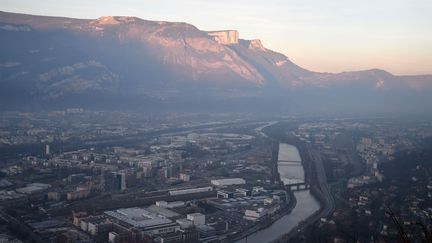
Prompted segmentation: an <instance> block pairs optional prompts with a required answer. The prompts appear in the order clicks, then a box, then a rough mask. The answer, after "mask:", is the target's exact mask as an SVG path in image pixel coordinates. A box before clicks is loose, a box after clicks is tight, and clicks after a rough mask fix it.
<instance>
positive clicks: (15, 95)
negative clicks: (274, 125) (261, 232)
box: [0, 12, 432, 113]
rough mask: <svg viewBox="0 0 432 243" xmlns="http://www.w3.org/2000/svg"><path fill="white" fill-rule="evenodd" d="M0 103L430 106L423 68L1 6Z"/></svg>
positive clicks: (304, 108) (229, 33) (188, 29)
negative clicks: (338, 59)
mask: <svg viewBox="0 0 432 243" xmlns="http://www.w3.org/2000/svg"><path fill="white" fill-rule="evenodd" d="M0 36H1V38H0V53H2V55H1V56H0V109H3V110H11V109H22V110H33V109H57V108H65V107H85V108H94V109H125V108H128V109H132V110H134V109H145V110H153V111H154V110H217V111H224V110H242V111H245V110H247V111H254V110H261V111H262V110H272V111H279V112H280V111H284V112H285V111H293V112H305V113H307V112H312V113H313V112H324V113H333V112H335V113H337V112H344V113H350V112H351V113H362V112H364V113H367V112H375V113H379V112H389V113H391V112H402V111H404V112H407V111H409V112H411V111H412V112H423V113H424V112H429V113H430V111H431V108H430V105H429V104H432V98H431V97H432V95H431V94H432V75H418V76H395V75H392V74H391V73H389V72H386V71H384V70H380V69H371V70H364V71H356V72H342V73H320V72H313V71H309V70H306V69H304V68H302V67H300V66H298V65H296V64H295V63H293V62H292V61H291V60H290V59H289V58H288V57H286V56H285V55H283V54H281V53H277V52H275V51H272V50H269V49H267V48H265V47H264V46H263V45H262V43H261V41H260V40H259V39H255V40H243V39H239V33H238V31H236V30H218V31H203V30H199V29H198V28H196V27H195V26H193V25H190V24H187V23H176V22H164V21H148V20H143V19H139V18H136V17H121V16H120V17H115V16H105V17H100V18H98V19H72V18H62V17H45V16H34V15H26V14H16V13H8V12H0Z"/></svg>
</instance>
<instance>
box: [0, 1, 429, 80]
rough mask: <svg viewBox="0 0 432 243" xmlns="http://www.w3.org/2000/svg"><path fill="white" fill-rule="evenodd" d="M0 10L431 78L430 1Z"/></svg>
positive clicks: (324, 65)
mask: <svg viewBox="0 0 432 243" xmlns="http://www.w3.org/2000/svg"><path fill="white" fill-rule="evenodd" d="M0 10H2V11H9V12H20V13H29V14H38V15H50V16H67V17H77V18H97V17H99V16H104V15H127V16H137V17H140V18H143V19H149V20H165V21H179V22H187V23H190V24H193V25H195V26H197V27H198V28H199V29H202V30H218V29H236V30H238V31H239V32H240V38H244V39H255V38H259V39H261V41H262V42H263V44H264V45H265V46H266V47H267V48H269V49H272V50H275V51H278V52H281V53H283V54H285V55H287V56H288V57H289V58H290V59H291V60H292V61H294V62H295V63H297V64H298V65H300V66H302V67H305V68H307V69H310V70H313V71H324V72H340V71H352V70H363V69H371V68H381V69H385V70H387V71H390V72H392V73H395V74H426V73H429V74H432V0H313V1H312V0H182V1H180V0H121V1H114V0H105V1H102V0H73V1H71V0H41V1H38V0H0Z"/></svg>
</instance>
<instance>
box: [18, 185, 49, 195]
mask: <svg viewBox="0 0 432 243" xmlns="http://www.w3.org/2000/svg"><path fill="white" fill-rule="evenodd" d="M50 187H51V185H49V184H44V183H31V184H27V186H26V187H23V188H18V189H16V191H17V192H19V193H23V194H33V193H38V192H41V191H44V190H46V189H48V188H50Z"/></svg>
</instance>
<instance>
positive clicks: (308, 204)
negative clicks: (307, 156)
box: [236, 143, 320, 243]
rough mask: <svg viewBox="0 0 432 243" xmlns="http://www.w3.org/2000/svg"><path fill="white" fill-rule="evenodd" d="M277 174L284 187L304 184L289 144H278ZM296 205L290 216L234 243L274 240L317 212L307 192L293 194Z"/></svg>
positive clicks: (316, 203)
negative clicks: (299, 183) (292, 184)
mask: <svg viewBox="0 0 432 243" xmlns="http://www.w3.org/2000/svg"><path fill="white" fill-rule="evenodd" d="M278 172H279V175H280V177H281V180H282V181H283V183H284V184H285V185H288V184H291V183H298V182H304V170H303V165H302V163H301V157H300V154H299V151H298V149H297V148H296V147H295V146H292V145H290V144H286V143H281V144H279V154H278ZM294 196H295V197H296V200H297V204H296V206H295V207H294V209H293V210H292V211H291V213H290V214H287V215H285V216H283V217H282V218H280V219H279V220H277V221H276V222H274V223H273V224H272V225H271V226H269V227H268V228H265V229H263V230H260V231H257V232H255V233H253V234H251V235H249V236H248V237H247V240H246V238H244V239H241V240H239V241H237V242H236V243H242V242H244V243H246V242H247V243H264V242H269V241H272V240H276V239H277V238H278V237H279V236H282V235H284V234H286V233H288V232H290V231H291V230H292V229H293V228H294V227H296V226H297V225H298V224H299V223H300V222H301V221H303V220H305V219H307V218H308V217H309V216H311V215H312V214H313V213H314V212H316V211H317V210H319V208H320V204H319V202H318V201H317V200H316V199H315V198H314V197H313V196H312V194H311V193H310V192H309V190H305V191H297V192H294Z"/></svg>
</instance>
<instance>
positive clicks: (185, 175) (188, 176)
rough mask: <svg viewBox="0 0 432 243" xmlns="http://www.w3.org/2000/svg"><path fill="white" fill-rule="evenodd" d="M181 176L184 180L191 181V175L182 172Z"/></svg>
mask: <svg viewBox="0 0 432 243" xmlns="http://www.w3.org/2000/svg"><path fill="white" fill-rule="evenodd" d="M179 178H180V180H182V181H190V175H189V174H186V173H180V174H179Z"/></svg>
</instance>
